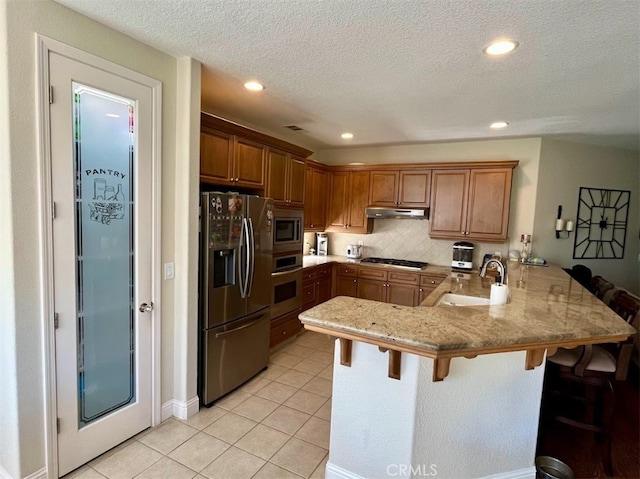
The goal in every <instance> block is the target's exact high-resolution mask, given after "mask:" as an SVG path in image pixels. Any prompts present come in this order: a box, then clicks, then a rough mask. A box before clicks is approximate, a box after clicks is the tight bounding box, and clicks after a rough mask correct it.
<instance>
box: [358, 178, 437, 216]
mask: <svg viewBox="0 0 640 479" xmlns="http://www.w3.org/2000/svg"><path fill="white" fill-rule="evenodd" d="M430 187H431V170H379V171H378V170H373V171H372V172H371V188H370V193H369V204H370V205H372V206H388V207H395V206H399V207H407V208H409V207H413V208H427V207H428V206H429V200H430Z"/></svg>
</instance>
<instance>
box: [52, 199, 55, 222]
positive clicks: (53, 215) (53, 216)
mask: <svg viewBox="0 0 640 479" xmlns="http://www.w3.org/2000/svg"><path fill="white" fill-rule="evenodd" d="M51 218H52V219H54V220H55V219H56V202H55V201H54V202H53V203H52V205H51Z"/></svg>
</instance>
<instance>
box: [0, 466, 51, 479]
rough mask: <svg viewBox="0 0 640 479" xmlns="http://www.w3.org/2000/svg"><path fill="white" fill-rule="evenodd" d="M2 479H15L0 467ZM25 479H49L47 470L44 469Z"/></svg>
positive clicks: (0, 477)
mask: <svg viewBox="0 0 640 479" xmlns="http://www.w3.org/2000/svg"><path fill="white" fill-rule="evenodd" d="M0 479H13V477H12V476H11V474H9V473H8V472H7V471H6V470H5V469H4V467H2V466H0ZM24 479H47V469H46V468H44V467H43V468H42V469H40V470H39V471H36V472H34V473H33V474H29V475H28V476H26V477H25V478H24Z"/></svg>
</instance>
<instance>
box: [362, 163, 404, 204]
mask: <svg viewBox="0 0 640 479" xmlns="http://www.w3.org/2000/svg"><path fill="white" fill-rule="evenodd" d="M399 178H400V174H399V172H397V171H372V172H371V191H370V193H369V204H370V205H373V206H391V207H393V206H396V205H397V204H398V180H399Z"/></svg>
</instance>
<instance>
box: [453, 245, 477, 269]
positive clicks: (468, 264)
mask: <svg viewBox="0 0 640 479" xmlns="http://www.w3.org/2000/svg"><path fill="white" fill-rule="evenodd" d="M451 267H452V268H453V269H455V270H462V271H471V270H472V269H473V243H467V242H466V241H459V242H458V243H453V261H451Z"/></svg>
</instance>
